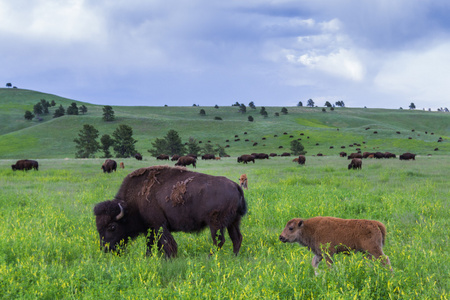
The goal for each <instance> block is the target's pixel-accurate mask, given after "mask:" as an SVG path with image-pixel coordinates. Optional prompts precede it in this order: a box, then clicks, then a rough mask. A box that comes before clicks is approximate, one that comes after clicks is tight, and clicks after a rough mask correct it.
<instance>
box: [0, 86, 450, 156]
mask: <svg viewBox="0 0 450 300" xmlns="http://www.w3.org/2000/svg"><path fill="white" fill-rule="evenodd" d="M40 99H45V100H47V101H52V100H55V102H56V106H55V107H58V106H59V105H60V104H62V105H63V106H64V107H65V108H67V106H69V105H70V103H72V102H76V103H77V105H78V106H80V105H81V104H84V105H86V106H87V108H88V112H87V114H86V115H78V116H64V117H61V118H56V119H53V118H52V115H53V112H54V110H55V107H52V108H51V109H50V114H49V115H47V116H43V120H42V121H40V122H38V121H36V120H32V121H27V120H25V119H24V117H23V116H24V113H25V110H32V109H33V105H34V104H35V103H37V102H38V101H39V100H40ZM102 108H103V106H101V105H92V104H89V103H83V102H80V101H75V100H71V99H67V98H63V97H59V96H55V95H51V94H45V93H40V92H35V91H30V90H22V89H4V88H2V89H0V159H20V158H64V157H72V158H73V157H74V156H75V152H76V150H75V143H74V142H73V139H74V138H75V137H77V135H78V132H79V131H80V129H81V128H82V127H83V124H91V125H93V126H94V127H95V128H96V129H98V130H99V132H100V136H101V135H103V134H112V132H113V131H114V130H115V129H116V128H117V127H118V125H120V124H127V125H129V126H131V127H132V128H133V132H134V138H135V139H137V140H138V143H137V144H136V149H137V150H138V151H139V152H141V153H142V154H143V155H144V158H145V156H148V155H149V153H148V152H147V149H149V148H151V142H153V141H154V140H155V139H156V138H162V137H164V136H165V135H166V133H167V132H168V131H169V130H170V129H174V130H176V131H177V132H178V133H179V134H180V136H181V138H182V140H183V141H187V140H188V139H189V137H194V138H196V139H197V140H198V141H201V142H202V143H208V142H210V143H212V144H220V145H221V146H226V145H229V147H228V148H227V149H226V151H227V153H228V154H230V155H231V156H237V155H240V154H244V153H252V152H265V153H271V152H275V153H277V154H280V153H282V152H285V151H287V152H289V147H290V142H291V140H293V139H302V140H301V142H302V144H303V145H304V146H305V150H306V151H307V155H316V154H317V153H322V154H324V155H338V153H339V152H340V151H342V150H343V149H341V146H345V147H346V148H345V149H344V151H347V152H354V150H353V149H354V148H355V147H349V146H350V145H352V144H354V143H359V144H361V148H362V150H363V151H365V150H366V151H374V150H377V151H382V152H385V151H390V152H394V153H397V154H399V153H402V152H406V151H410V152H414V153H417V154H419V155H427V154H433V155H448V154H450V143H449V138H450V114H448V113H440V112H426V111H410V110H388V109H364V108H335V110H334V111H330V110H329V109H327V111H326V112H325V113H324V112H322V108H321V107H320V108H307V107H287V109H288V114H287V115H282V114H281V113H280V116H278V117H276V116H275V115H274V114H275V113H276V112H280V111H281V107H266V110H267V112H268V113H269V117H268V118H264V117H262V116H261V115H260V114H259V110H260V107H257V108H256V110H252V109H251V108H249V107H248V108H247V113H246V114H241V113H239V112H238V108H237V107H232V106H222V107H219V108H214V107H191V106H190V107H129V106H113V109H114V112H115V116H116V120H115V121H113V122H104V121H103V120H102ZM200 109H204V110H205V111H206V116H200V114H199V112H200ZM250 115H251V116H253V117H254V122H249V121H248V116H250ZM215 117H221V118H222V120H221V121H220V120H214V118H215ZM366 128H370V129H366ZM413 129H414V131H412V130H413ZM374 131H377V132H378V133H377V134H375V133H374ZM397 131H399V132H400V134H397V133H396V132H397ZM244 132H247V134H246V135H244ZM284 133H287V134H284ZM302 134H303V135H302ZM235 135H238V139H240V140H239V141H235V139H237V138H235ZM275 135H277V137H275ZM291 136H292V137H291ZM308 137H309V138H308ZM439 137H442V138H443V139H444V142H441V143H438V142H437V141H438V138H439ZM263 138H265V140H263ZM410 138H411V139H410ZM246 139H248V141H245V140H246ZM226 140H229V142H226ZM363 142H365V144H363ZM254 143H258V144H257V145H256V146H253V144H254ZM280 147H283V148H280ZM330 147H333V148H330ZM435 148H438V149H439V150H438V151H434V149H435ZM101 155H102V153H100V152H99V153H98V156H101Z"/></svg>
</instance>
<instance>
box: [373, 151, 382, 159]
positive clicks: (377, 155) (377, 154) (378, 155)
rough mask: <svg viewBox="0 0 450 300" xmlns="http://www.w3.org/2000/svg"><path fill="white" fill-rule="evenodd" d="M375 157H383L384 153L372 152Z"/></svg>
mask: <svg viewBox="0 0 450 300" xmlns="http://www.w3.org/2000/svg"><path fill="white" fill-rule="evenodd" d="M374 156H375V158H377V159H380V158H384V153H381V152H375V153H374Z"/></svg>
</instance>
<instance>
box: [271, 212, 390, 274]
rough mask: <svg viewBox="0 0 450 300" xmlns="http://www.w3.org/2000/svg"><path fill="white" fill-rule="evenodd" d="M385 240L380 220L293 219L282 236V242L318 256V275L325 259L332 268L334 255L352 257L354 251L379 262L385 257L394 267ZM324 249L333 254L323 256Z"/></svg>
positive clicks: (383, 260)
mask: <svg viewBox="0 0 450 300" xmlns="http://www.w3.org/2000/svg"><path fill="white" fill-rule="evenodd" d="M385 237H386V227H385V226H384V225H383V223H381V222H378V221H372V220H358V219H350V220H346V219H339V218H333V217H314V218H310V219H299V218H295V219H292V220H290V221H289V222H288V223H287V225H286V227H285V228H284V230H283V232H282V233H281V235H280V241H282V242H283V243H294V242H297V243H299V244H300V245H301V246H305V247H308V248H309V249H310V250H311V251H312V252H313V253H314V254H315V256H314V258H313V260H312V266H313V267H314V268H315V270H314V272H315V274H316V275H317V267H318V265H319V263H320V261H321V260H322V259H323V257H324V256H325V258H326V260H327V262H328V264H329V265H331V264H332V263H333V261H332V257H333V255H334V254H336V253H341V252H343V253H346V254H348V253H349V251H350V250H354V251H356V252H365V253H366V254H367V255H368V256H369V257H372V256H373V257H375V258H376V259H378V258H380V257H381V258H382V263H383V264H384V265H390V261H389V257H387V256H385V255H384V253H383V249H382V248H383V246H384V242H385ZM324 248H325V249H326V251H327V252H328V253H327V254H329V255H323V254H322V250H323V249H324ZM391 270H392V268H391Z"/></svg>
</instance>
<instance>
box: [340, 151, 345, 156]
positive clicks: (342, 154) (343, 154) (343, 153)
mask: <svg viewBox="0 0 450 300" xmlns="http://www.w3.org/2000/svg"><path fill="white" fill-rule="evenodd" d="M339 156H340V157H346V156H347V152H344V151H342V152H339Z"/></svg>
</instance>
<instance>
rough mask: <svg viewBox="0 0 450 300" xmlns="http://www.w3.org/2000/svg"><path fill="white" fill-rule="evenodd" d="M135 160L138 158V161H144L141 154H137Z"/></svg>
mask: <svg viewBox="0 0 450 300" xmlns="http://www.w3.org/2000/svg"><path fill="white" fill-rule="evenodd" d="M134 158H136V159H137V160H142V155H141V154H140V153H136V154H135V155H134Z"/></svg>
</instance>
